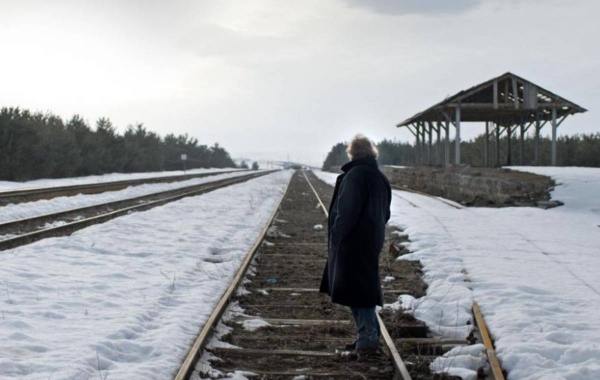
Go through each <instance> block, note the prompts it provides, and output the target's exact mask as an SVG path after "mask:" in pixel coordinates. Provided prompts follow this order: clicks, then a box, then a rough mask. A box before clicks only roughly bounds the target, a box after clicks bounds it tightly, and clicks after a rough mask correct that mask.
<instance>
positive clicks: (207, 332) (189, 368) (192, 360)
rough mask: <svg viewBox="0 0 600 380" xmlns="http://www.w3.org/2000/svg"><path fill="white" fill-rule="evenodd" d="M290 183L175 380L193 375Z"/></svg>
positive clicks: (288, 185) (184, 379) (200, 333)
mask: <svg viewBox="0 0 600 380" xmlns="http://www.w3.org/2000/svg"><path fill="white" fill-rule="evenodd" d="M290 183H291V180H290V182H288V184H287V186H286V187H285V190H284V191H283V193H282V194H281V197H280V198H279V200H278V202H277V204H276V206H275V209H274V210H273V212H272V213H271V215H270V217H269V219H268V220H267V223H266V224H265V225H264V226H263V228H262V230H261V232H260V234H259V236H258V238H257V239H256V241H255V243H254V245H253V246H252V248H251V249H250V251H249V252H248V254H247V255H246V258H245V259H244V261H243V263H242V265H241V266H240V269H238V271H237V273H236V275H235V277H234V278H233V281H232V282H231V284H230V285H229V287H228V288H227V290H226V291H225V293H224V294H223V295H222V296H221V299H220V300H219V303H217V306H216V307H215V309H214V310H213V312H212V313H211V315H210V316H209V317H208V320H207V321H206V323H205V324H204V326H203V327H202V329H201V330H200V332H199V334H198V336H197V338H196V340H195V341H194V344H193V345H192V347H191V348H190V350H189V351H188V354H187V355H186V357H185V359H184V360H183V363H182V364H181V367H180V368H179V371H178V372H177V374H176V376H175V378H174V379H175V380H187V379H188V378H189V377H190V375H191V374H192V372H193V370H194V366H195V364H196V362H197V361H198V360H199V359H200V355H201V353H202V350H203V349H204V348H205V347H206V345H207V344H208V341H209V339H210V337H211V333H212V331H213V330H214V328H215V327H216V326H217V323H218V322H219V320H220V319H221V317H222V316H223V313H224V312H225V308H226V307H227V305H228V304H229V302H230V300H231V298H232V297H233V296H234V295H235V292H236V290H237V288H238V287H239V286H240V284H241V283H242V280H243V279H244V276H245V275H246V272H247V271H248V268H249V267H250V263H251V262H252V260H253V259H254V257H255V256H256V253H257V252H258V250H259V249H260V247H261V245H262V243H263V240H264V238H265V237H266V235H267V231H268V230H269V227H270V226H271V224H272V223H273V221H274V220H275V216H276V215H277V213H278V211H279V207H280V206H281V202H282V201H283V198H284V197H285V195H286V193H287V191H288V189H289V187H290Z"/></svg>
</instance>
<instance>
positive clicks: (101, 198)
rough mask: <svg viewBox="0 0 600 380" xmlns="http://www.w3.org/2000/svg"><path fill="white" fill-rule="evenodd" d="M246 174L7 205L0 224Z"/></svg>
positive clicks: (240, 173)
mask: <svg viewBox="0 0 600 380" xmlns="http://www.w3.org/2000/svg"><path fill="white" fill-rule="evenodd" d="M247 174H248V172H236V173H224V174H215V175H211V176H208V177H202V178H194V179H188V180H185V181H179V182H171V183H151V184H144V185H137V186H130V187H128V188H126V189H123V190H118V191H107V192H104V193H100V194H78V195H74V196H70V197H57V198H52V199H41V200H39V201H35V202H26V203H17V204H9V205H6V206H3V207H0V223H3V222H8V221H12V220H18V219H23V218H31V217H34V216H39V215H44V214H49V213H53V212H59V211H65V210H70V209H74V208H79V207H87V206H93V205H97V204H101V203H107V202H114V201H118V200H123V199H128V198H135V197H139V196H142V195H148V194H153V193H157V192H161V191H167V190H175V189H180V188H183V187H187V186H194V185H200V184H203V183H208V182H213V181H218V180H222V179H226V178H234V177H239V176H243V175H247ZM0 239H1V237H0Z"/></svg>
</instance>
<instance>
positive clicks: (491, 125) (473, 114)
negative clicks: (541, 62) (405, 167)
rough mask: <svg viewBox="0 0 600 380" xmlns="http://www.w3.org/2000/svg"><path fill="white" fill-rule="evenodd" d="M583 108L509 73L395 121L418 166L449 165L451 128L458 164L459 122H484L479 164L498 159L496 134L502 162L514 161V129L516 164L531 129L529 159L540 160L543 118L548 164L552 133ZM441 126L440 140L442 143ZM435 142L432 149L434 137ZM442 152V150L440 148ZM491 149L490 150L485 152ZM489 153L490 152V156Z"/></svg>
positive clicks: (511, 162) (487, 163)
mask: <svg viewBox="0 0 600 380" xmlns="http://www.w3.org/2000/svg"><path fill="white" fill-rule="evenodd" d="M586 111H587V110H586V109H585V108H583V107H580V106H578V105H577V104H575V103H573V102H570V101H568V100H566V99H564V98H562V97H560V96H558V95H556V94H555V93H553V92H550V91H548V90H546V89H544V88H542V87H540V86H538V85H536V84H534V83H532V82H530V81H528V80H526V79H523V78H521V77H519V76H517V75H515V74H512V73H510V72H508V73H506V74H503V75H500V76H499V77H496V78H492V79H490V80H488V81H486V82H483V83H481V84H478V85H476V86H474V87H471V88H469V89H468V90H464V91H461V92H459V93H457V94H456V95H453V96H450V97H447V98H446V99H444V100H443V101H441V102H439V103H437V104H435V105H433V106H432V107H430V108H427V109H426V110H424V111H422V112H419V113H418V114H416V115H414V116H412V117H410V118H408V119H406V120H404V121H403V122H401V123H398V124H397V125H396V126H397V127H398V128H401V127H404V128H408V129H409V130H410V132H411V133H412V134H413V135H414V136H415V139H416V145H415V152H416V154H415V163H416V164H422V165H449V164H450V149H451V146H450V128H451V126H452V127H453V128H454V129H455V139H454V151H455V153H454V160H455V162H454V163H455V164H457V165H459V164H460V163H461V159H460V142H461V124H462V123H465V122H480V123H485V138H484V141H485V147H484V155H485V160H484V165H485V166H486V167H487V166H492V165H491V161H492V160H493V161H494V162H495V164H496V165H501V163H500V148H499V142H500V138H501V137H502V135H503V134H504V135H505V136H506V137H508V138H507V139H506V141H507V145H508V146H507V152H508V154H507V162H506V164H507V165H512V164H513V158H512V154H511V149H512V148H511V143H512V142H511V140H513V136H514V134H518V142H519V153H520V154H519V164H520V165H523V164H524V157H525V134H526V133H527V131H528V130H529V129H530V128H534V132H535V144H534V147H535V148H534V149H535V151H534V164H535V165H537V164H539V156H540V132H541V130H542V128H544V126H545V125H546V124H548V123H550V127H551V128H552V131H551V135H552V152H551V164H552V165H553V166H555V165H556V154H557V149H556V133H557V129H558V127H559V126H560V125H561V124H562V123H563V121H564V120H565V119H566V118H567V116H569V115H574V114H577V113H582V112H586ZM442 131H443V132H444V141H443V142H442ZM434 135H435V136H436V140H437V143H436V144H435V151H434V149H433V145H434V144H433V139H434ZM492 136H495V141H496V144H494V150H495V151H494V152H490V138H491V137H492ZM442 151H443V152H442ZM490 153H493V154H490ZM490 156H491V157H490Z"/></svg>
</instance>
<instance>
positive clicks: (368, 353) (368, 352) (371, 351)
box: [354, 345, 382, 361]
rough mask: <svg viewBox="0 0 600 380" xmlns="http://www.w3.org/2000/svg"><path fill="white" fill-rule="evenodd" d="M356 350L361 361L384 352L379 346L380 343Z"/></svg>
mask: <svg viewBox="0 0 600 380" xmlns="http://www.w3.org/2000/svg"><path fill="white" fill-rule="evenodd" d="M354 352H355V353H356V356H357V360H359V361H360V360H365V359H367V358H369V357H372V356H376V355H380V354H381V353H382V352H381V349H380V348H379V345H376V346H372V347H366V348H358V349H356V350H354Z"/></svg>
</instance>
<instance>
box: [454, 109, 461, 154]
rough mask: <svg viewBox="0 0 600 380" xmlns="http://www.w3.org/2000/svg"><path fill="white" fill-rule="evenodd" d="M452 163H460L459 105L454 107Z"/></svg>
mask: <svg viewBox="0 0 600 380" xmlns="http://www.w3.org/2000/svg"><path fill="white" fill-rule="evenodd" d="M454 149H455V157H454V163H455V164H456V165H460V107H456V141H455V147H454Z"/></svg>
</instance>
